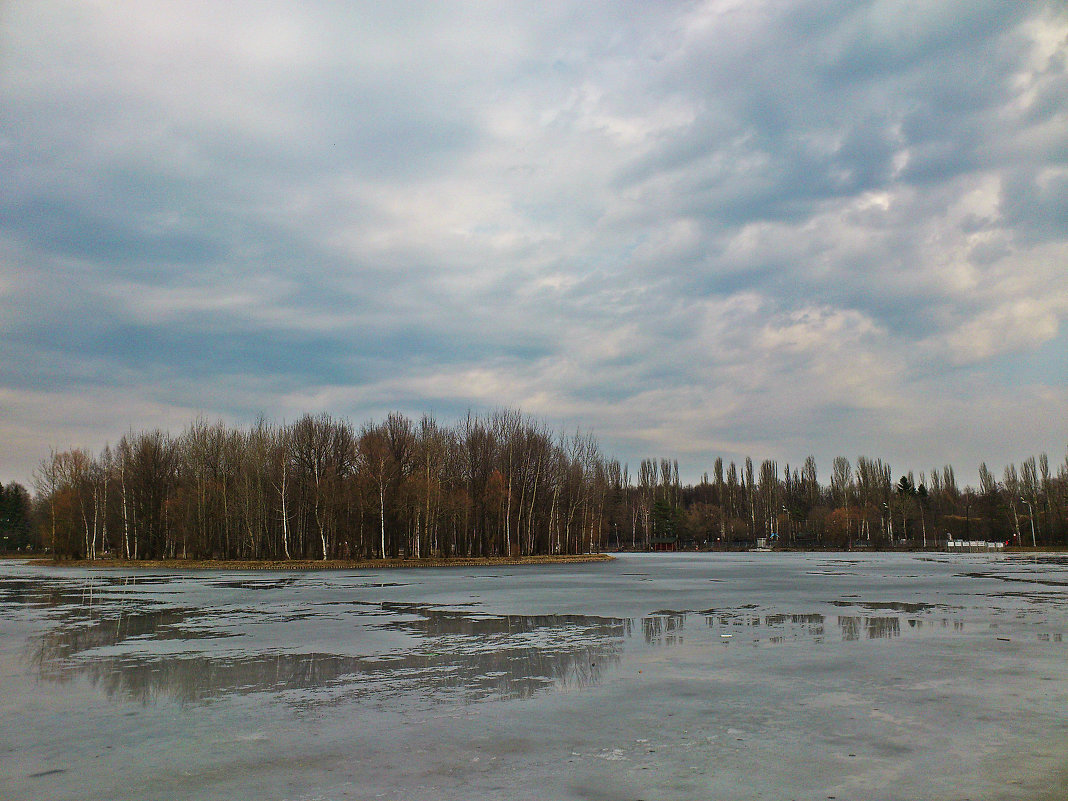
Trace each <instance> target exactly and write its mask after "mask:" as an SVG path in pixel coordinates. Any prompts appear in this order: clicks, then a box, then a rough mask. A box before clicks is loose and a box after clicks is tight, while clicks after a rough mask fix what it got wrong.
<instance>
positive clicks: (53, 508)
mask: <svg viewBox="0 0 1068 801" xmlns="http://www.w3.org/2000/svg"><path fill="white" fill-rule="evenodd" d="M711 468H712V469H711V473H708V472H706V473H705V474H704V475H703V476H702V478H701V480H700V482H699V483H697V484H688V485H683V484H682V483H681V482H680V480H679V469H678V462H677V461H676V460H672V459H663V458H657V459H652V458H650V459H643V460H641V462H640V463H639V464H638V465H637V466H636V469H635V470H634V471H633V472H632V471H631V468H630V465H627V464H621V463H620V462H619V461H618V460H616V459H611V458H607V457H605V456H604V455H603V454H602V452H601V450H600V448H599V446H598V443H597V441H596V439H595V438H594V437H593V435H591V434H588V433H585V434H584V433H582V432H576V433H574V434H560V433H556V432H553V431H551V430H550V429H549V428H548V427H547V426H546V425H545V424H544V423H542V422H540V421H538V420H536V419H533V418H530V417H528V416H525V415H523V414H521V413H520V412H518V411H513V410H499V411H496V412H493V413H489V414H486V415H476V414H472V413H468V414H467V416H466V417H464V418H463V419H461V420H460V421H459V422H457V423H456V424H454V425H451V426H446V425H442V424H439V423H438V422H437V421H436V420H435V419H434V418H433V417H431V416H424V417H422V419H420V420H418V421H415V420H413V419H411V418H409V417H406V416H405V415H403V414H400V413H391V414H389V415H388V416H387V417H386V418H385V420H383V421H381V422H368V423H366V424H365V425H363V426H362V427H360V428H358V429H357V428H355V427H354V426H353V425H352V424H351V423H350V422H348V421H346V420H344V419H338V418H335V417H332V416H330V415H327V414H319V415H305V416H304V417H302V418H301V419H299V420H297V421H296V422H294V423H290V424H276V423H271V422H269V421H266V420H262V419H261V420H260V421H258V422H257V423H256V424H254V425H252V426H250V427H247V428H233V427H229V426H226V425H224V424H223V423H214V424H211V423H208V422H206V421H204V420H197V421H195V422H193V423H192V424H191V425H190V426H189V427H187V428H186V429H185V430H184V431H182V432H180V433H179V434H177V435H171V434H170V433H167V432H164V431H160V430H153V431H143V432H140V433H130V434H127V435H125V436H123V437H121V438H120V439H119V440H118V443H117V444H116V445H115V446H114V447H111V446H108V447H105V448H104V449H103V450H102V451H100V452H99V453H96V454H93V453H90V452H88V451H86V450H81V449H74V450H69V451H62V452H53V453H51V454H50V456H49V457H48V458H46V459H44V460H43V461H42V462H41V464H40V466H39V467H38V469H37V471H36V472H35V475H34V485H35V490H36V492H35V496H34V497H33V498H32V499H31V498H30V497H29V495H28V493H27V492H26V491H25V490H24V489H23V488H22V487H20V486H19V485H17V484H11V485H9V486H8V487H7V489H5V490H4V492H3V496H2V499H3V501H4V506H3V509H4V510H5V513H6V517H5V518H4V519H5V520H8V519H9V518H11V519H14V518H16V517H17V518H18V519H17V521H16V522H17V525H15V526H13V525H12V524H11V523H10V522H6V523H5V526H7V528H8V529H11V530H12V532H14V531H15V530H16V529H17V531H18V536H17V537H16V536H15V535H14V534H12V536H10V537H8V538H6V539H5V540H3V543H4V547H5V549H7V550H13V549H15V547H17V548H25V547H27V546H28V547H31V548H32V549H33V550H36V551H45V552H50V553H52V554H54V555H55V556H56V557H57V558H88V559H96V558H102V557H118V558H124V559H175V558H185V559H254V560H255V559H270V560H284V559H353V558H361V559H379V558H398V557H400V558H404V557H408V558H415V557H420V558H426V557H439V558H448V557H451V556H464V557H472V556H475V557H478V556H525V555H536V554H576V553H588V552H594V551H611V550H621V549H633V550H645V549H650V548H662V547H669V548H672V549H674V548H689V549H717V548H721V549H740V548H749V547H752V546H754V545H755V544H756V543H757V540H758V538H766V539H765V542H766V543H768V544H772V545H774V546H775V547H780V548H806V549H807V548H833V549H841V548H879V549H882V548H925V547H927V548H932V547H939V545H940V543H944V541H945V540H946V539H947V538H963V539H973V540H974V539H978V540H990V541H1002V542H1007V543H1010V544H1019V545H1024V546H1031V545H1040V546H1051V545H1065V544H1066V542H1068V515H1066V510H1068V457H1066V458H1065V460H1064V462H1062V463H1060V464H1057V465H1055V466H1054V467H1052V468H1051V465H1050V462H1049V459H1048V457H1047V456H1046V454H1041V455H1039V456H1037V457H1031V458H1029V459H1026V460H1025V461H1024V462H1022V463H1021V464H1020V465H1019V467H1017V466H1016V465H1015V464H1010V465H1008V466H1006V467H1005V468H1004V470H1003V473H1002V474H1001V477H1000V479H999V478H998V477H996V476H995V475H994V474H993V473H992V472H991V471H990V470H989V469H988V468H987V466H986V465H985V464H982V465H980V466H979V480H980V481H979V487H978V488H972V487H960V486H958V484H957V481H956V478H955V475H954V470H953V467H952V466H949V465H945V466H942V467H934V468H932V469H930V470H929V471H925V472H921V473H919V474H918V475H917V474H915V473H913V472H911V471H906V472H904V473H902V474H900V475H899V476H898V477H897V478H896V479H895V477H894V476H895V473H894V472H893V471H892V470H891V466H890V465H889V464H887V463H885V462H884V461H883V460H881V459H879V458H871V457H864V456H861V457H858V458H856V459H855V460H854V461H850V460H849V459H848V458H846V457H841V456H840V457H838V458H836V459H835V460H834V461H833V464H832V465H831V473H830V476H829V477H828V480H827V481H826V482H825V483H821V481H820V478H819V476H818V474H817V465H816V461H815V459H814V458H812V457H809V458H807V459H805V461H804V462H803V463H802V464H801V465H800V466H798V467H791V466H790V465H789V464H784V465H782V467H781V468H780V466H779V465H778V464H777V463H776V462H775V461H771V460H765V461H762V462H761V463H759V464H755V463H754V462H753V460H752V459H749V458H747V459H745V460H744V461H742V462H740V463H738V462H734V461H732V462H729V463H726V464H725V463H724V460H723V459H721V458H718V459H716V460H715V462H714V464H713V465H711ZM9 508H10V509H11V510H12V511H11V512H7V510H8V509H9Z"/></svg>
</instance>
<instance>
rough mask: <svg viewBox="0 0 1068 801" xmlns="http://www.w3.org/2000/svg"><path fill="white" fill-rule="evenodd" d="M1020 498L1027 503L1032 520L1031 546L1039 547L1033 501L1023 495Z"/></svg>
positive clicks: (1029, 516) (1028, 513) (1028, 514)
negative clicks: (1036, 538)
mask: <svg viewBox="0 0 1068 801" xmlns="http://www.w3.org/2000/svg"><path fill="white" fill-rule="evenodd" d="M1020 500H1021V501H1023V502H1024V503H1026V504H1027V516H1028V518H1029V519H1030V520H1031V547H1032V548H1037V547H1038V543H1037V542H1036V541H1035V510H1034V509H1033V508H1032V507H1031V502H1030V501H1028V500H1027V498H1025V497H1023V496H1022V495H1021V496H1020Z"/></svg>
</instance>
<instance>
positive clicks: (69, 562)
mask: <svg viewBox="0 0 1068 801" xmlns="http://www.w3.org/2000/svg"><path fill="white" fill-rule="evenodd" d="M610 559H612V557H611V556H609V555H608V554H604V553H594V554H575V555H563V554H562V555H558V556H485V557H466V556H456V557H452V558H449V559H445V558H431V559H327V560H325V561H324V560H322V559H291V560H288V561H287V560H266V559H263V560H259V559H138V560H133V559H62V560H53V559H40V558H38V559H33V560H32V561H33V562H35V563H36V564H44V565H52V566H60V567H96V568H122V569H124V570H127V569H135V570H145V569H152V570H369V569H382V568H398V567H497V566H499V565H559V564H570V563H572V562H606V561H608V560H610Z"/></svg>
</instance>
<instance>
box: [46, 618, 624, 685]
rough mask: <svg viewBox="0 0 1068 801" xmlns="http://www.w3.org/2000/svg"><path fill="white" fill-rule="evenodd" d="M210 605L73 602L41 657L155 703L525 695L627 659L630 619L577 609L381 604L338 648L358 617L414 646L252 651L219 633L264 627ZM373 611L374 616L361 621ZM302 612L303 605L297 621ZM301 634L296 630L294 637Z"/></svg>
mask: <svg viewBox="0 0 1068 801" xmlns="http://www.w3.org/2000/svg"><path fill="white" fill-rule="evenodd" d="M206 611H207V610H192V609H164V610H157V609H152V608H149V609H134V610H132V611H130V610H127V611H125V613H119V614H116V613H115V610H111V609H108V610H98V614H97V615H95V616H93V617H89V616H87V615H86V614H84V612H85V607H81V606H77V607H73V608H71V609H70V610H69V612H68V614H67V615H66V617H65V619H64V621H63V623H62V624H61V625H60V626H58V627H56V628H55V629H53V630H52V631H50V632H48V633H47V634H45V635H44V636H42V637H41V638H40V640H39V642H38V644H37V647H36V649H35V651H34V653H33V656H32V659H33V662H34V663H35V665H36V666H37V669H38V671H39V674H40V675H41V677H43V678H45V679H49V680H54V681H69V680H70V679H72V678H74V677H79V676H84V677H86V678H88V680H89V681H90V682H91V683H92V684H93V685H95V686H97V687H100V688H101V689H103V690H104V691H105V692H106V693H108V695H122V696H125V697H128V698H133V699H138V700H141V701H143V702H146V703H147V702H150V701H153V700H156V699H157V698H159V697H161V696H164V697H170V698H174V699H176V700H178V701H181V702H196V701H204V700H207V699H210V698H213V697H216V696H220V695H227V694H246V693H253V692H262V691H267V692H287V691H294V690H325V691H326V692H325V694H324V695H323V698H322V700H328V699H329V698H330V697H333V696H337V695H339V694H342V695H346V696H353V695H356V696H359V695H362V694H373V695H374V696H375V697H376V698H379V699H386V698H392V697H395V696H398V695H410V694H412V693H415V694H417V695H422V696H424V697H428V698H431V699H432V700H433V699H444V698H452V699H455V698H460V699H461V700H469V701H473V700H479V699H483V698H487V697H495V698H523V697H527V696H530V695H531V694H533V693H535V692H537V691H539V690H543V689H545V688H546V687H552V686H556V687H565V688H566V687H581V686H585V685H588V684H591V683H594V682H596V681H598V680H599V678H600V676H601V673H602V671H604V670H605V669H607V668H608V667H609V666H610V665H612V664H615V663H617V662H618V661H619V658H620V653H621V650H622V641H623V639H624V638H625V637H628V636H630V628H631V625H632V623H631V621H628V620H621V619H614V618H599V617H585V616H580V615H543V616H521V615H503V616H488V615H477V614H475V613H469V612H463V611H456V610H443V609H435V608H431V607H427V606H418V605H411V604H382V605H380V607H379V608H377V609H374V610H372V614H370V615H367V614H366V613H365V612H361V611H356V612H352V613H350V617H352V618H353V620H352V621H351V622H352V623H354V624H356V626H355V629H354V630H353V634H354V636H352V637H351V639H350V640H348V641H342V642H339V643H338V645H339V646H340V647H346V648H354V649H358V647H359V645H360V643H359V640H360V636H359V635H360V628H361V626H362V627H364V629H365V630H366V629H369V628H374V627H377V626H381V627H385V628H390V629H396V630H398V631H402V632H406V633H408V634H410V635H414V636H412V637H411V638H410V641H408V642H406V646H405V647H403V648H399V649H394V650H391V651H387V652H384V653H363V654H336V653H333V654H331V653H318V652H317V653H293V652H291V651H274V650H271V651H261V652H258V653H245V652H246V651H250V650H255V645H256V644H255V642H250V643H248V647H244V646H245V643H244V642H242V643H240V645H241V646H242V647H241V648H240V651H239V652H238V653H234V652H233V649H231V648H228V647H223V648H221V647H220V643H219V640H220V639H224V638H227V637H242V636H247V637H250V638H253V639H255V633H254V632H251V631H246V632H233V631H228V630H225V629H224V630H217V629H214V628H212V626H211V625H210V623H211V620H210V618H209V617H208V616H209V615H210V614H212V613H210V612H208V614H207V615H206V614H205V612H206ZM383 612H385V613H388V618H387V622H385V623H377V622H374V621H377V620H379V619H381V617H382V613H383ZM233 614H238V615H241V614H244V613H243V612H235V613H233ZM233 614H231V618H232V616H233ZM364 616H366V617H369V618H370V619H371V622H367V621H362V620H361V619H360V618H361V617H364ZM303 617H306V615H305V614H303V613H302V614H294V615H292V616H290V619H291V620H295V619H301V618H303ZM229 622H230V623H232V619H231V620H230V621H229ZM316 625H321V622H320V623H317V624H316ZM299 639H300V637H299V633H297V636H295V637H294V638H293V640H296V641H299ZM168 640H176V641H179V642H180V643H181V644H182V645H184V646H185V647H184V648H182V649H181V650H179V651H178V652H170V651H168V650H167V649H166V648H163V649H161V648H160V643H163V642H165V641H168ZM196 640H203V641H204V642H202V643H199V644H195V643H194V641H196ZM224 645H225V643H224ZM194 648H195V649H196V650H192V649H194ZM116 651H118V653H115V652H116Z"/></svg>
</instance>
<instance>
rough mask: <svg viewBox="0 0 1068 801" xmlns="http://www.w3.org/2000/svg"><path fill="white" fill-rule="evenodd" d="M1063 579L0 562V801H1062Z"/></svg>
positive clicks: (935, 564)
mask: <svg viewBox="0 0 1068 801" xmlns="http://www.w3.org/2000/svg"><path fill="white" fill-rule="evenodd" d="M1066 771H1068V559H1064V558H1062V557H1058V556H1054V555H1049V556H1040V557H1037V558H1035V557H1030V556H1016V555H987V554H954V555H948V554H947V555H938V554H934V555H900V554H863V555H857V554H803V553H749V554H685V555H682V554H679V555H675V554H671V555H669V554H642V555H638V554H632V555H622V556H620V557H619V558H618V559H616V560H615V561H612V562H601V563H591V564H581V565H553V566H536V567H535V566H524V567H500V568H469V567H468V568H446V569H437V570H389V571H338V572H258V571H257V572H245V573H237V572H216V571H198V572H166V571H158V570H153V571H148V570H145V571H118V570H79V569H62V568H49V567H40V566H32V565H27V564H24V563H19V562H11V561H5V562H0V798H4V799H7V798H11V799H15V798H18V799H93V800H94V801H95V800H96V799H104V798H108V799H111V798H114V799H119V798H121V799H168V801H170V800H171V799H215V798H218V799H224V798H225V799H230V798H241V799H294V800H296V799H304V800H306V801H312V800H313V799H378V798H381V799H414V800H422V799H435V800H437V799H465V800H467V799H755V798H766V799H798V800H800V799H820V800H821V801H822V800H823V799H830V798H834V799H858V800H860V799H866V800H871V801H876V800H878V799H895V800H896V799H931V800H932V801H938V800H942V799H953V800H954V801H963V800H964V799H970V800H971V801H987V800H989V801H993V800H994V799H998V800H999V801H1000V799H1028V800H1029V801H1030V800H1031V799H1058V800H1059V801H1063V799H1065V798H1068V778H1066V777H1068V773H1066Z"/></svg>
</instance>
